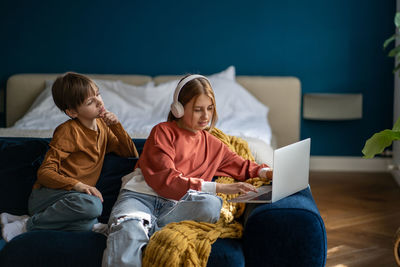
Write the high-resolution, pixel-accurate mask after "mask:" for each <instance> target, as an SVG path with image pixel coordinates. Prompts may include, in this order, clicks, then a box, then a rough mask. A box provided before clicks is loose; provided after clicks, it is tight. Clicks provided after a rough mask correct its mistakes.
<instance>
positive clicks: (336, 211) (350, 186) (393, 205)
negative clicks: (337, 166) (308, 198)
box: [310, 172, 400, 267]
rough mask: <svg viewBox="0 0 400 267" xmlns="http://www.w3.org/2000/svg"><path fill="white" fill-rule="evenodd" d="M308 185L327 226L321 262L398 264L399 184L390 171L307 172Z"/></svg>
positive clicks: (352, 266) (342, 266)
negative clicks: (395, 245)
mask: <svg viewBox="0 0 400 267" xmlns="http://www.w3.org/2000/svg"><path fill="white" fill-rule="evenodd" d="M310 185H311V190H312V193H313V196H314V199H315V202H316V203H317V206H318V208H319V210H320V213H321V216H322V218H323V220H324V222H325V227H326V231H327V238H328V257H327V262H326V266H328V267H331V266H336V267H361V266H362V267H365V266H389V267H390V266H397V265H396V261H395V258H394V255H393V241H394V235H395V233H396V230H397V228H399V227H400V187H399V186H398V185H397V183H396V182H395V180H394V179H393V177H392V176H391V175H390V174H388V173H354V172H352V173H343V172H337V173H336V172H311V173H310Z"/></svg>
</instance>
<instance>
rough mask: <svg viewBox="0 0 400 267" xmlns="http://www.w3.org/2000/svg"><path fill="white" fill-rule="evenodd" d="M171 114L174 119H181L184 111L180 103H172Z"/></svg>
mask: <svg viewBox="0 0 400 267" xmlns="http://www.w3.org/2000/svg"><path fill="white" fill-rule="evenodd" d="M171 112H172V114H173V115H174V116H175V118H177V119H179V118H182V117H183V114H185V109H184V108H183V106H182V104H181V102H179V101H177V102H174V103H172V105H171Z"/></svg>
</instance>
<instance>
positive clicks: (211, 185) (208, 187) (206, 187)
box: [201, 181, 217, 195]
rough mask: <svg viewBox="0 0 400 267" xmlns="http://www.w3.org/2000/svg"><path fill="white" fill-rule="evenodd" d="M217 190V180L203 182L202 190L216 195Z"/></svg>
mask: <svg viewBox="0 0 400 267" xmlns="http://www.w3.org/2000/svg"><path fill="white" fill-rule="evenodd" d="M216 191H217V185H216V184H215V182H205V181H202V182H201V192H204V193H210V194H213V195H215V194H216Z"/></svg>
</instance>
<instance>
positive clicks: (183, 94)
mask: <svg viewBox="0 0 400 267" xmlns="http://www.w3.org/2000/svg"><path fill="white" fill-rule="evenodd" d="M189 75H190V74H188V75H186V76H184V77H183V78H182V79H181V80H180V81H179V82H181V81H182V80H183V79H185V78H186V77H188V76H189ZM201 94H205V95H207V96H208V97H209V98H210V99H211V102H212V104H213V115H212V118H211V124H210V128H209V129H208V131H211V130H212V129H213V128H214V127H215V124H216V123H217V120H218V114H217V109H216V104H215V96H214V91H213V89H212V87H211V85H210V83H209V82H208V81H207V80H206V79H204V78H196V79H193V80H191V81H189V82H188V83H186V84H185V85H184V86H183V87H182V89H181V91H180V93H179V96H178V101H179V102H180V103H181V104H182V106H185V105H186V104H187V103H188V102H190V100H192V99H193V98H194V102H196V101H197V98H198V97H199V96H200V95H201ZM176 120H178V118H176V117H175V116H174V115H173V114H172V112H171V111H170V112H169V114H168V121H176Z"/></svg>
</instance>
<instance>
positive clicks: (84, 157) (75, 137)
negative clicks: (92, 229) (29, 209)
mask: <svg viewBox="0 0 400 267" xmlns="http://www.w3.org/2000/svg"><path fill="white" fill-rule="evenodd" d="M96 120H97V128H98V131H94V130H91V129H89V128H87V127H85V126H84V125H83V124H81V123H80V122H79V120H77V119H70V120H68V121H66V122H64V123H63V124H61V125H59V126H58V127H57V128H56V129H55V131H54V134H53V138H52V140H51V142H50V144H49V146H50V149H49V150H48V151H47V153H46V156H45V159H44V161H43V163H42V165H41V166H40V168H39V170H38V173H37V181H36V182H35V184H34V185H33V188H34V189H35V188H40V187H42V186H44V187H48V188H53V189H64V190H71V189H72V187H73V186H74V185H75V184H77V183H78V182H82V183H84V184H87V185H90V186H95V185H96V183H97V181H98V179H99V177H100V172H101V168H102V166H103V162H104V156H105V154H106V153H108V152H114V153H116V154H117V155H119V156H122V157H138V152H137V150H136V147H135V144H134V143H133V142H132V139H131V138H130V137H129V135H128V133H127V132H126V131H125V130H124V128H123V127H122V125H121V124H120V123H117V124H114V125H111V126H107V125H106V124H105V122H104V121H103V120H102V119H96Z"/></svg>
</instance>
